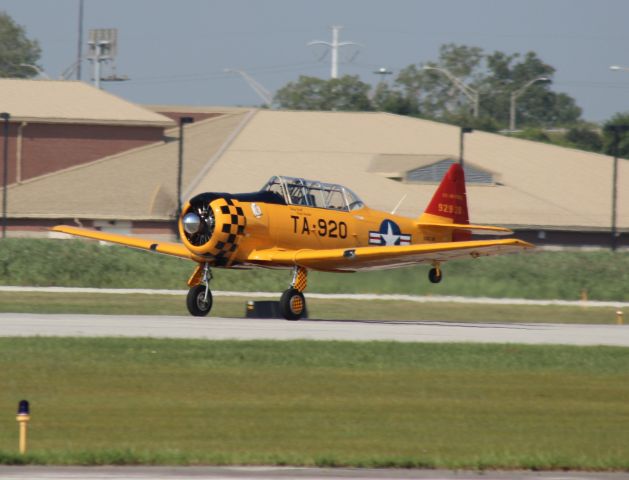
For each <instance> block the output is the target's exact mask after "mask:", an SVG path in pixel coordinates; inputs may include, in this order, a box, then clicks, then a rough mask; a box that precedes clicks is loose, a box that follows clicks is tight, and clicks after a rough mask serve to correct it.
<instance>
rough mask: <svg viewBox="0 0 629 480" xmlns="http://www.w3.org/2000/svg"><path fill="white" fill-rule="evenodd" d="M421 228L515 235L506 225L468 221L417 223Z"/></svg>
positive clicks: (476, 233) (475, 233) (478, 233)
mask: <svg viewBox="0 0 629 480" xmlns="http://www.w3.org/2000/svg"><path fill="white" fill-rule="evenodd" d="M417 226H418V227H420V228H434V229H448V230H466V231H469V232H471V233H473V234H474V235H513V230H510V229H508V228H504V227H494V226H491V225H471V224H468V223H426V222H421V223H418V224H417Z"/></svg>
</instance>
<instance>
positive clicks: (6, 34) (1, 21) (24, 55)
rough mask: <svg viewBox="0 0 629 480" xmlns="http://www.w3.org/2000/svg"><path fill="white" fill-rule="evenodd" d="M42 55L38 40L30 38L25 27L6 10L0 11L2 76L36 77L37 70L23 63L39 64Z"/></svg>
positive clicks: (0, 61) (0, 70)
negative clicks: (16, 21) (18, 23)
mask: <svg viewBox="0 0 629 480" xmlns="http://www.w3.org/2000/svg"><path fill="white" fill-rule="evenodd" d="M40 56H41V48H40V47H39V43H38V42H37V40H29V39H28V38H27V37H26V31H25V30H24V27H21V26H20V25H17V24H16V23H15V22H14V21H13V19H12V18H11V17H10V16H9V15H7V14H6V13H5V12H0V77H18V78H28V77H34V76H35V75H37V70H35V69H34V68H32V67H23V66H21V65H35V66H38V65H37V62H38V61H39V58H40Z"/></svg>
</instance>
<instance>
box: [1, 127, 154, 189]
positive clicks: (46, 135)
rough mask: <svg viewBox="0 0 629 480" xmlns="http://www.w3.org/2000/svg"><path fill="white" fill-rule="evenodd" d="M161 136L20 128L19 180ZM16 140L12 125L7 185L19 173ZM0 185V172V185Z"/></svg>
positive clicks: (149, 131)
mask: <svg viewBox="0 0 629 480" xmlns="http://www.w3.org/2000/svg"><path fill="white" fill-rule="evenodd" d="M163 132H164V129H163V128H162V127H131V126H110V125H69V124H68V125H66V124H45V123H29V124H27V125H26V126H24V127H23V128H22V148H21V152H22V154H21V162H20V167H21V168H20V172H21V173H20V180H22V181H24V180H28V179H29V178H33V177H37V176H40V175H44V174H46V173H51V172H54V171H57V170H61V169H64V168H68V167H71V166H74V165H79V164H82V163H86V162H91V161H93V160H97V159H99V158H102V157H106V156H109V155H113V154H116V153H120V152H123V151H125V150H130V149H133V148H136V147H140V146H142V145H148V144H150V143H155V142H159V141H162V140H163ZM17 137H18V124H11V128H10V136H9V175H8V179H9V183H14V182H15V181H16V174H17V171H18V165H17V143H18V142H17ZM0 145H3V142H2V139H0ZM0 151H1V150H0ZM0 161H2V159H1V158H0ZM2 181H3V179H2V169H1V168H0V185H1V182H2Z"/></svg>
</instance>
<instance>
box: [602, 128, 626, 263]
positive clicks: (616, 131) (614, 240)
mask: <svg viewBox="0 0 629 480" xmlns="http://www.w3.org/2000/svg"><path fill="white" fill-rule="evenodd" d="M607 128H609V130H610V131H611V132H612V135H613V138H612V149H613V152H614V166H613V168H612V228H611V232H610V233H611V249H612V251H616V248H617V247H618V226H617V216H618V144H619V143H620V134H621V133H625V132H628V131H629V125H610V126H609V127H607Z"/></svg>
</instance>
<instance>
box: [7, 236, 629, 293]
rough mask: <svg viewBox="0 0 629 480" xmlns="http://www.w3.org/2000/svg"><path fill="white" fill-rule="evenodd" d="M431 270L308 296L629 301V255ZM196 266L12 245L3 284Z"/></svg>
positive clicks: (253, 278)
mask: <svg viewBox="0 0 629 480" xmlns="http://www.w3.org/2000/svg"><path fill="white" fill-rule="evenodd" d="M428 268H429V267H428V266H418V267H413V268H405V269H400V270H394V271H379V272H368V273H356V274H330V273H327V274H326V273H319V272H312V273H311V274H310V275H309V286H308V291H311V292H338V293H342V292H347V293H361V292H364V293H407V294H419V295H423V294H435V295H467V296H490V297H511V298H534V299H538V298H551V299H555V298H556V299H566V300H577V299H579V298H580V295H581V293H582V291H586V292H587V294H588V296H589V298H590V299H592V300H624V301H629V289H627V285H628V284H629V253H627V252H616V253H611V252H608V251H597V252H535V253H526V254H520V255H507V256H498V257H490V258H481V259H477V260H472V259H470V260H458V261H453V262H448V263H446V264H444V266H443V270H444V281H443V282H442V283H441V284H439V285H432V284H430V283H429V282H428V280H427V272H428ZM192 270H193V264H192V263H191V262H187V261H183V260H179V259H175V258H168V257H165V256H162V255H156V254H149V253H146V252H139V251H135V250H132V249H127V248H124V247H118V246H100V245H98V244H97V243H94V242H86V241H83V240H72V241H70V240H67V241H61V240H35V239H30V240H27V239H6V240H2V241H1V245H0V284H2V285H63V286H85V287H113V288H116V287H118V288H173V289H180V288H185V282H186V280H187V279H188V277H189V276H190V274H191V272H192ZM214 273H215V280H214V281H213V288H214V289H217V290H240V291H277V292H279V291H281V290H284V289H285V288H286V287H287V285H288V283H289V281H290V272H288V271H269V270H251V271H229V270H222V269H215V272H214Z"/></svg>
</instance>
